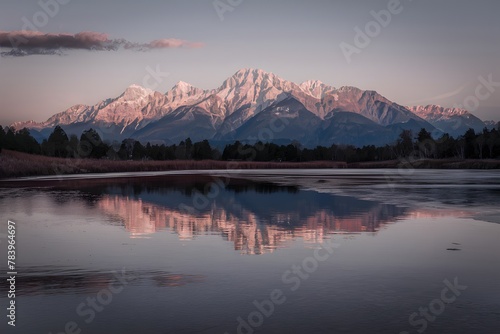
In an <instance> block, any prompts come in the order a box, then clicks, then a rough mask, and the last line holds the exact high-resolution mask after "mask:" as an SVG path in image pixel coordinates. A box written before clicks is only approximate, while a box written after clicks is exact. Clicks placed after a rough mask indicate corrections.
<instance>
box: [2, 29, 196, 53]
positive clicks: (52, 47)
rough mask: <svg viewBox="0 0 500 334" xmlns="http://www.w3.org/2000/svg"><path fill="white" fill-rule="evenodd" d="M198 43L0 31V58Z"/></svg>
mask: <svg viewBox="0 0 500 334" xmlns="http://www.w3.org/2000/svg"><path fill="white" fill-rule="evenodd" d="M199 47H203V44H202V43H198V42H189V41H185V40H180V39H174V38H170V39H159V40H154V41H152V42H149V43H133V42H129V41H127V40H125V39H110V38H109V36H108V35H107V34H103V33H97V32H91V31H84V32H80V33H77V34H65V33H61V34H53V33H48V34H45V33H42V32H39V31H30V30H22V31H0V48H9V49H10V50H9V51H4V52H0V55H2V56H12V57H23V56H29V55H61V54H62V50H95V51H116V50H119V49H128V50H136V51H148V50H152V49H169V48H199Z"/></svg>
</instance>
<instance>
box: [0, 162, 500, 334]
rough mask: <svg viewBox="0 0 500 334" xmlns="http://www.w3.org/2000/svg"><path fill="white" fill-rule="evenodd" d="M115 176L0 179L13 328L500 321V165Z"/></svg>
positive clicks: (207, 328)
mask: <svg viewBox="0 0 500 334" xmlns="http://www.w3.org/2000/svg"><path fill="white" fill-rule="evenodd" d="M117 176H121V177H120V178H116V179H109V178H100V177H99V176H98V175H97V176H96V175H94V176H92V177H88V178H85V179H83V180H78V179H75V178H71V177H68V178H65V179H64V180H63V179H53V180H50V179H44V180H43V181H42V180H40V179H36V180H29V181H25V182H19V183H16V184H15V185H14V186H13V185H12V184H9V185H8V186H7V185H6V184H5V183H3V185H2V183H0V211H1V219H2V222H1V230H0V233H2V235H1V237H3V238H1V239H0V241H1V243H0V248H1V252H2V253H1V254H2V255H1V258H2V262H1V266H0V270H1V271H0V272H1V273H2V274H1V275H2V277H4V275H5V273H6V272H7V268H6V259H5V258H6V252H7V249H6V245H7V243H6V239H5V233H6V223H7V220H8V219H10V220H13V221H15V222H16V226H17V246H18V248H17V252H18V253H17V260H16V263H17V271H18V276H17V281H16V286H17V289H16V290H17V291H16V305H17V318H16V327H15V330H12V328H10V326H8V325H7V320H6V317H5V315H6V314H7V312H6V307H7V303H8V299H7V298H6V297H7V292H8V288H7V285H6V284H5V281H4V282H3V283H2V285H1V288H0V290H1V291H0V293H1V295H0V306H1V309H2V310H4V311H2V315H1V318H2V319H3V320H2V322H1V324H0V329H1V333H11V332H12V333H14V332H15V333H23V334H24V333H28V334H29V333H53V334H56V333H58V334H59V333H103V334H109V333H143V334H147V333H221V334H224V333H396V334H397V333H419V332H420V333H422V332H425V333H486V334H487V333H498V332H500V283H499V282H500V265H499V263H500V262H499V255H500V209H499V204H500V172H498V171H424V170H421V171H413V172H411V173H409V172H407V173H400V172H398V171H390V170H370V171H359V170H340V171H339V170H332V171H330V170H328V171H324V170H322V171H309V170H299V171H297V170H294V171H232V172H210V175H207V174H206V173H204V172H196V173H194V174H191V175H186V173H171V175H161V173H137V174H128V175H117ZM124 176H127V177H124Z"/></svg>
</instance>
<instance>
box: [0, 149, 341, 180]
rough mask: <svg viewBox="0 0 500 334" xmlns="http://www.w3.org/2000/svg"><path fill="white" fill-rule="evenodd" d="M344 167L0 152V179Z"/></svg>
mask: <svg viewBox="0 0 500 334" xmlns="http://www.w3.org/2000/svg"><path fill="white" fill-rule="evenodd" d="M346 167H347V164H345V163H342V162H333V161H315V162H303V163H300V162H256V161H238V162H226V161H213V160H203V161H191V160H190V161H184V160H175V161H113V160H93V159H64V158H51V157H45V156H40V155H31V154H26V153H20V152H13V151H8V150H3V151H2V153H1V154H0V178H10V177H23V176H39V175H65V174H83V173H120V172H145V171H169V170H210V169H293V168H295V169H297V168H311V169H320V168H346Z"/></svg>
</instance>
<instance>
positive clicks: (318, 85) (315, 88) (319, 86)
mask: <svg viewBox="0 0 500 334" xmlns="http://www.w3.org/2000/svg"><path fill="white" fill-rule="evenodd" d="M299 86H300V88H301V89H302V90H303V91H304V92H305V93H306V94H308V95H311V96H313V97H315V98H317V99H321V98H322V97H323V96H324V95H325V93H326V92H327V91H331V90H334V89H335V88H333V87H329V86H327V85H325V84H324V83H322V82H321V81H319V80H308V81H304V82H303V83H301V84H300V85H299Z"/></svg>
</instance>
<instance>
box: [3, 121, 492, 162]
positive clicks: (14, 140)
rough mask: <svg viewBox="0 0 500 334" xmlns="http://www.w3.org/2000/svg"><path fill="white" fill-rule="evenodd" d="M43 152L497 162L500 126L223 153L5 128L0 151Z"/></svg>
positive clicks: (202, 146) (236, 146)
mask: <svg viewBox="0 0 500 334" xmlns="http://www.w3.org/2000/svg"><path fill="white" fill-rule="evenodd" d="M2 148H4V149H8V150H13V151H19V152H25V153H30V154H39V155H45V156H49V157H61V158H90V159H110V160H224V161H229V160H235V161H266V162H269V161H287V162H302V161H304V162H305V161H321V160H333V161H345V162H348V163H351V162H368V161H386V160H394V159H398V158H405V157H410V156H411V157H413V158H424V159H447V158H459V159H498V158H500V123H499V125H498V126H497V128H494V129H491V130H488V129H486V128H485V129H484V130H483V131H482V132H479V133H476V132H475V131H474V130H473V129H469V130H468V131H467V132H466V133H465V134H464V135H462V136H459V137H457V138H454V137H451V136H450V135H448V134H444V135H442V136H441V137H440V138H438V139H435V138H433V137H432V135H431V133H429V132H428V131H426V130H425V129H422V130H420V132H419V133H417V134H416V135H414V134H413V133H412V131H410V130H403V131H402V132H401V134H400V135H399V138H398V140H397V141H396V142H395V143H393V144H391V145H385V146H378V147H377V146H374V145H368V146H363V147H355V146H352V145H335V144H334V145H332V146H329V147H325V146H317V147H316V148H307V147H303V146H302V145H301V144H300V143H298V142H292V143H290V144H288V145H278V144H275V143H263V142H260V141H259V142H257V143H244V142H241V141H236V142H234V143H232V144H229V145H226V146H225V148H224V149H223V151H222V152H221V151H220V150H219V149H217V148H214V147H212V146H211V145H210V143H209V141H208V140H203V141H200V142H195V143H193V142H192V141H191V139H190V138H187V139H186V140H183V141H181V142H180V143H179V144H174V145H164V144H162V145H160V144H151V143H147V144H146V145H143V144H142V143H141V142H139V141H137V140H134V139H125V140H123V141H122V142H121V143H107V142H105V141H103V140H102V139H101V136H100V135H99V133H98V132H97V131H96V130H94V129H89V130H86V131H84V132H83V133H82V134H81V135H80V137H78V136H76V135H70V136H68V135H67V134H66V132H65V131H64V130H63V129H62V128H61V127H60V126H56V127H55V128H54V130H53V131H52V133H51V134H50V135H49V137H48V138H47V139H44V140H43V141H42V143H38V142H37V141H36V140H35V138H34V137H33V136H31V134H30V132H29V130H28V129H26V128H24V129H21V130H19V131H15V130H14V129H13V128H9V127H6V128H3V127H1V126H0V150H1V149H2Z"/></svg>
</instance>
